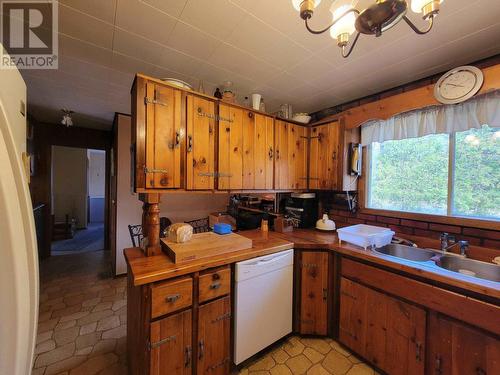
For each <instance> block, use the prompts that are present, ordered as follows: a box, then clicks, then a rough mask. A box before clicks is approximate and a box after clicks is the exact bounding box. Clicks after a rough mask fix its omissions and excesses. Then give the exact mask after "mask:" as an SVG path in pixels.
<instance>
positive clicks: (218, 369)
mask: <svg viewBox="0 0 500 375" xmlns="http://www.w3.org/2000/svg"><path fill="white" fill-rule="evenodd" d="M230 301H231V300H230V297H229V296H228V297H224V298H220V299H217V300H215V301H213V302H210V303H207V304H205V305H202V306H200V309H199V317H198V366H197V368H198V372H197V373H198V374H211V375H212V374H213V375H226V374H229V367H230V362H231V357H230V341H231V329H230V328H231V302H230Z"/></svg>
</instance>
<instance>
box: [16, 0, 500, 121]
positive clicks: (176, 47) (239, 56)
mask: <svg viewBox="0 0 500 375" xmlns="http://www.w3.org/2000/svg"><path fill="white" fill-rule="evenodd" d="M340 1H346V0H340ZM373 1H374V0H359V1H358V4H359V7H360V8H363V7H364V6H366V5H368V4H370V3H372V2H373ZM496 1H497V0H495V1H493V2H492V1H491V0H447V1H444V2H443V4H442V8H441V13H440V15H439V17H438V18H437V19H436V24H435V28H434V29H433V30H432V32H431V33H430V34H428V35H426V36H418V35H416V34H414V33H413V32H412V31H411V30H410V29H409V28H408V27H407V26H406V24H404V23H400V24H398V25H397V26H395V27H394V28H393V29H391V30H389V31H387V32H386V33H385V34H384V35H383V36H382V37H380V38H374V37H370V36H361V38H360V40H359V43H358V45H357V47H356V49H355V50H354V52H353V54H352V55H351V57H350V58H348V59H343V58H342V57H341V56H340V53H339V49H338V47H337V46H336V43H335V41H334V40H332V39H331V38H330V37H329V35H328V33H325V34H323V35H317V36H315V35H311V34H310V33H308V32H307V31H306V29H305V27H304V25H303V22H302V21H301V20H300V18H299V16H298V14H297V12H296V11H295V10H294V9H293V7H292V4H291V0H272V1H270V0H60V1H59V48H60V59H59V70H57V71H30V70H27V71H23V72H22V74H23V76H24V78H25V79H26V81H27V84H28V98H29V105H30V108H31V110H32V112H33V114H34V115H35V117H37V118H39V119H40V120H42V121H49V122H58V121H59V119H60V115H61V112H60V109H61V108H69V109H71V110H73V111H75V123H76V125H78V126H87V127H97V128H103V129H108V128H109V127H110V123H111V120H112V119H113V115H114V112H125V113H130V88H131V84H132V80H133V77H134V74H135V73H136V72H143V73H146V74H149V75H153V76H155V77H177V78H180V79H183V80H186V81H188V82H189V83H191V84H193V86H195V87H197V86H198V85H199V82H200V80H203V82H204V86H205V90H206V91H207V92H209V93H211V92H213V90H214V88H215V87H216V86H220V85H221V84H222V83H223V82H224V81H227V80H230V81H232V82H233V83H234V88H235V90H236V92H237V94H238V98H239V99H241V98H242V97H244V96H246V95H249V94H250V93H252V92H260V93H262V95H263V97H264V99H265V102H266V108H267V110H268V111H269V112H272V111H275V110H276V109H277V108H278V107H279V104H280V103H291V104H292V105H293V107H294V110H295V111H296V112H299V111H300V112H302V111H304V112H312V111H315V110H319V109H322V108H325V107H329V106H333V105H336V104H340V103H343V102H346V101H349V100H352V99H356V98H359V97H363V96H366V95H369V94H372V93H376V92H379V91H382V90H385V89H388V88H391V87H394V86H398V85H401V84H403V83H406V82H410V81H413V80H416V79H419V78H423V77H426V76H429V75H432V74H435V73H438V72H440V71H444V70H446V69H448V68H451V67H454V66H456V65H460V64H464V63H468V62H471V61H474V60H478V59H481V58H485V57H488V56H492V55H495V54H498V53H499V52H500V17H499V16H500V8H499V7H498V5H493V4H492V3H495V2H496ZM332 2H333V1H332V0H323V1H322V2H321V4H320V6H319V7H318V9H317V10H316V12H315V15H314V17H313V19H312V24H313V25H314V26H315V27H318V28H320V27H322V26H323V25H325V24H327V23H328V22H329V20H330V17H331V16H330V13H329V7H330V6H331V4H332ZM410 18H412V19H413V20H414V21H415V22H416V23H418V24H420V25H422V26H423V24H422V20H420V19H419V16H418V15H416V14H413V13H411V14H410Z"/></svg>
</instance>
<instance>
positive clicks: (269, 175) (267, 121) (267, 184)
mask: <svg viewBox="0 0 500 375" xmlns="http://www.w3.org/2000/svg"><path fill="white" fill-rule="evenodd" d="M254 141H255V148H254V149H255V185H254V188H255V189H273V188H274V186H273V179H274V119H273V118H272V117H268V116H264V115H261V114H255V139H254Z"/></svg>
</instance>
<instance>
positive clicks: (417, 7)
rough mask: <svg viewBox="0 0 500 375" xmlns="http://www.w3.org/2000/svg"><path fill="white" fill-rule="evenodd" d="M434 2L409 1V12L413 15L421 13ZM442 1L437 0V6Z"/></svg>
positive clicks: (430, 0) (432, 0)
mask: <svg viewBox="0 0 500 375" xmlns="http://www.w3.org/2000/svg"><path fill="white" fill-rule="evenodd" d="M434 1H435V0H411V10H412V11H414V12H415V13H422V12H423V10H424V7H425V6H426V5H428V4H430V3H432V2H434ZM443 1H444V0H439V4H441V3H442V2H443Z"/></svg>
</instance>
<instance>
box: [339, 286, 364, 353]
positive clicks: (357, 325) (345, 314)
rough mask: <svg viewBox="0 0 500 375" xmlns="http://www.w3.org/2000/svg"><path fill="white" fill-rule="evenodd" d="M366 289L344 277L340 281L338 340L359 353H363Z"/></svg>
mask: <svg viewBox="0 0 500 375" xmlns="http://www.w3.org/2000/svg"><path fill="white" fill-rule="evenodd" d="M366 291H367V289H366V288H364V287H363V286H361V285H359V284H357V283H355V282H353V281H351V280H349V279H346V278H344V277H343V278H341V281H340V316H339V340H340V342H341V343H342V344H344V345H345V346H347V347H348V348H350V349H352V350H353V351H355V352H356V353H358V354H359V355H362V356H364V355H365V343H366V341H365V337H366V314H367V312H366V306H367V305H366V298H367V296H366Z"/></svg>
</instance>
